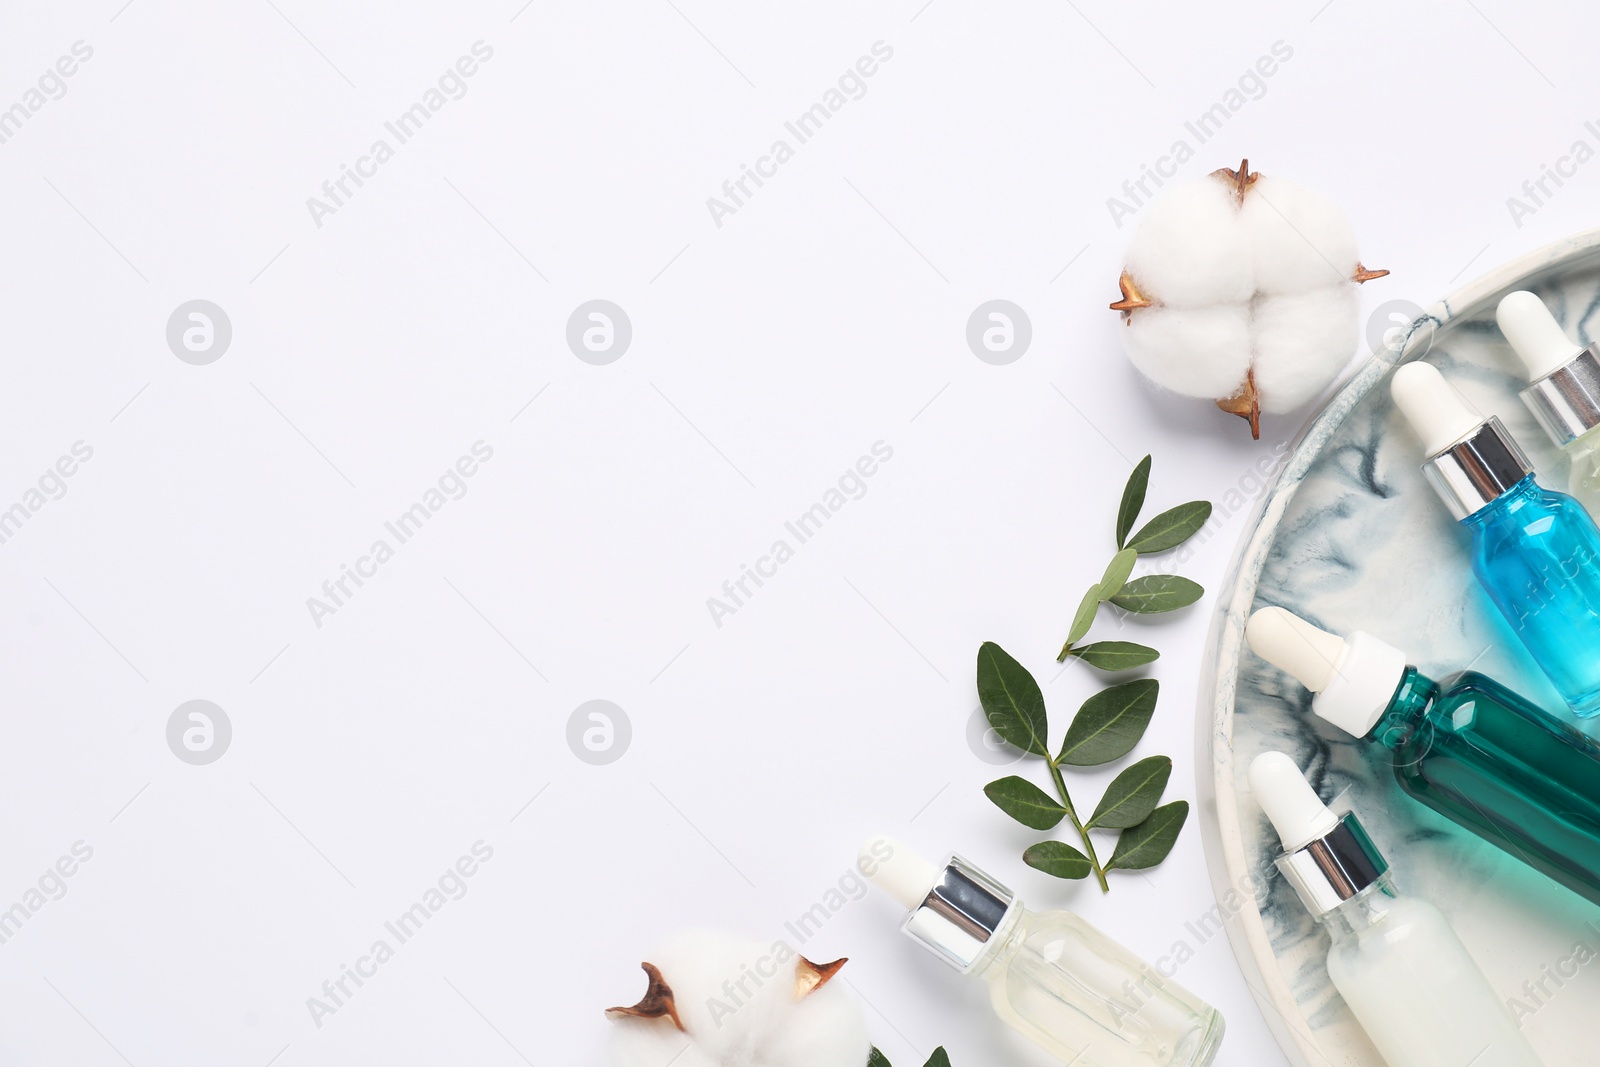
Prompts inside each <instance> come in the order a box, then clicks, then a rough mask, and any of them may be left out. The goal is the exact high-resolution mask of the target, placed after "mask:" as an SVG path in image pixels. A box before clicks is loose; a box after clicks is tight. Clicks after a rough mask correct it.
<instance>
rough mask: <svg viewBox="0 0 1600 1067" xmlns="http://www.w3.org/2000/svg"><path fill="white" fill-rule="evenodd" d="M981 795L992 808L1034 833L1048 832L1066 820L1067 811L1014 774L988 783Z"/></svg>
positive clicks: (1041, 790) (1034, 786)
mask: <svg viewBox="0 0 1600 1067" xmlns="http://www.w3.org/2000/svg"><path fill="white" fill-rule="evenodd" d="M983 795H984V796H986V797H988V798H989V799H990V800H992V801H994V806H995V807H997V808H999V809H1000V810H1001V811H1003V812H1005V813H1006V814H1007V815H1009V816H1011V817H1012V818H1013V819H1015V820H1017V821H1018V822H1020V823H1021V824H1022V825H1024V826H1031V827H1033V828H1034V829H1035V830H1049V829H1052V828H1053V827H1054V826H1055V825H1056V823H1058V822H1060V821H1061V820H1062V819H1064V818H1066V817H1067V809H1066V808H1063V807H1062V806H1061V805H1060V804H1058V803H1056V801H1055V800H1053V799H1051V797H1050V794H1048V793H1046V792H1045V791H1044V790H1043V789H1040V788H1039V787H1038V786H1036V785H1034V784H1033V783H1032V782H1030V781H1028V780H1027V779H1026V778H1018V777H1017V776H1016V775H1012V776H1011V777H1009V778H1001V779H1000V780H999V781H997V782H990V783H989V784H988V785H986V786H984V787H983Z"/></svg>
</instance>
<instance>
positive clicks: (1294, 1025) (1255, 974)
mask: <svg viewBox="0 0 1600 1067" xmlns="http://www.w3.org/2000/svg"><path fill="white" fill-rule="evenodd" d="M1597 256H1600V228H1596V229H1592V230H1585V231H1583V232H1582V233H1578V234H1574V235H1572V236H1570V237H1566V238H1563V239H1562V240H1560V241H1556V242H1554V243H1552V244H1549V245H1546V246H1544V247H1543V248H1540V249H1537V250H1536V251H1533V252H1529V253H1526V254H1525V255H1522V256H1519V257H1517V258H1516V259H1514V260H1511V261H1510V262H1509V263H1506V264H1504V265H1502V266H1500V267H1497V268H1495V269H1494V270H1492V271H1490V272H1488V273H1487V274H1485V275H1483V276H1481V277H1479V278H1477V279H1476V280H1474V281H1472V282H1470V283H1468V284H1467V285H1465V286H1463V287H1461V288H1460V289H1457V290H1456V291H1455V292H1454V293H1452V294H1450V295H1449V296H1447V297H1445V298H1444V299H1443V300H1440V301H1439V302H1438V303H1437V304H1435V305H1433V307H1431V308H1429V309H1427V310H1426V311H1424V312H1423V313H1422V315H1420V316H1419V317H1418V318H1417V319H1416V320H1415V321H1413V322H1412V323H1411V324H1410V325H1409V326H1407V327H1406V328H1405V330H1404V331H1403V332H1402V333H1401V335H1400V336H1399V337H1397V338H1396V339H1395V340H1394V341H1393V342H1392V343H1391V344H1389V345H1387V346H1385V347H1384V348H1383V349H1381V350H1379V351H1376V352H1374V353H1373V354H1372V356H1371V357H1370V358H1369V359H1368V360H1367V361H1366V362H1364V363H1363V364H1362V365H1361V366H1360V368H1359V369H1357V370H1356V372H1355V373H1354V374H1353V375H1352V376H1351V378H1350V379H1349V381H1348V382H1346V383H1345V385H1344V386H1343V387H1342V388H1341V389H1339V391H1338V392H1336V393H1335V394H1334V396H1333V398H1332V399H1331V400H1329V401H1328V403H1327V404H1326V405H1324V406H1323V408H1322V409H1321V410H1320V411H1318V412H1317V414H1316V415H1314V416H1313V417H1312V418H1311V419H1310V421H1309V422H1308V423H1307V424H1306V426H1305V428H1304V429H1302V430H1301V432H1300V434H1299V436H1298V437H1296V439H1295V441H1294V444H1293V445H1292V446H1291V447H1290V449H1289V452H1288V454H1287V457H1286V459H1285V461H1284V464H1283V467H1282V469H1281V470H1280V471H1279V472H1278V476H1277V478H1276V479H1275V480H1274V481H1273V483H1272V485H1271V486H1270V487H1269V488H1268V489H1267V491H1266V492H1265V493H1264V494H1263V495H1262V498H1261V500H1260V502H1259V503H1258V504H1257V505H1256V508H1255V513H1254V515H1253V516H1252V520H1253V521H1252V522H1251V523H1250V525H1249V526H1248V527H1247V529H1246V530H1245V532H1244V534H1243V536H1242V537H1241V538H1240V541H1239V546H1238V548H1237V549H1235V551H1234V556H1233V561H1232V562H1231V564H1230V565H1229V568H1228V571H1227V573H1226V574H1225V575H1224V578H1223V590H1224V591H1223V592H1222V593H1221V594H1220V595H1219V597H1218V600H1217V605H1216V609H1215V611H1216V617H1215V618H1214V619H1213V620H1212V625H1211V631H1210V636H1209V637H1208V639H1207V642H1206V653H1205V659H1204V660H1203V661H1202V662H1203V663H1205V664H1211V665H1214V669H1215V672H1216V675H1215V680H1214V684H1213V685H1212V687H1211V688H1210V690H1209V691H1207V690H1206V688H1205V687H1204V685H1203V684H1202V687H1201V691H1200V694H1199V705H1200V706H1199V713H1198V715H1197V716H1196V734H1197V736H1196V738H1195V756H1196V759H1197V761H1198V765H1199V766H1201V767H1203V766H1206V765H1207V764H1208V763H1209V765H1210V767H1211V774H1210V775H1205V774H1197V775H1196V776H1195V777H1196V782H1195V788H1196V793H1197V796H1198V801H1199V805H1200V815H1201V818H1200V820H1199V821H1200V830H1201V838H1202V841H1203V843H1204V846H1205V854H1206V869H1207V871H1208V872H1209V873H1210V875H1211V886H1212V890H1213V892H1214V894H1215V895H1216V897H1217V900H1218V903H1219V905H1221V911H1222V914H1223V916H1224V919H1225V922H1224V925H1225V926H1226V928H1227V931H1228V941H1229V943H1230V944H1231V945H1232V946H1233V954H1234V957H1235V958H1236V959H1237V960H1238V961H1239V968H1240V970H1241V971H1242V972H1243V974H1244V979H1245V982H1246V984H1247V985H1248V986H1249V987H1250V992H1251V994H1252V995H1253V996H1254V997H1255V999H1256V1003H1257V1004H1258V1006H1260V1008H1261V1010H1262V1013H1263V1014H1264V1015H1265V1016H1266V1020H1267V1025H1268V1026H1269V1027H1270V1028H1271V1029H1272V1032H1273V1034H1274V1036H1275V1037H1277V1039H1278V1044H1279V1046H1280V1047H1281V1048H1282V1049H1283V1051H1284V1053H1285V1054H1286V1055H1288V1056H1289V1058H1290V1060H1291V1061H1292V1062H1293V1063H1294V1064H1295V1065H1296V1067H1313V1064H1314V1063H1315V1064H1327V1063H1328V1062H1330V1061H1329V1057H1328V1054H1327V1053H1326V1051H1325V1050H1323V1049H1322V1048H1320V1047H1319V1045H1318V1042H1317V1039H1316V1037H1315V1035H1314V1034H1313V1033H1312V1031H1311V1029H1310V1026H1309V1025H1308V1024H1307V1022H1306V1020H1305V1017H1304V1016H1303V1015H1302V1014H1301V1012H1300V1008H1299V1005H1298V1004H1296V1003H1295V999H1294V995H1293V993H1292V991H1291V990H1290V988H1289V985H1288V983H1287V982H1286V981H1284V980H1283V978H1282V976H1281V974H1280V973H1279V971H1278V969H1277V956H1276V954H1275V953H1274V952H1273V951H1272V943H1271V941H1270V940H1269V939H1268V937H1267V930H1266V925H1265V924H1264V923H1263V922H1262V920H1261V913H1260V911H1259V910H1258V909H1257V908H1256V907H1255V906H1254V905H1253V904H1250V905H1248V906H1245V907H1241V908H1238V909H1237V910H1232V909H1230V908H1229V907H1228V906H1227V904H1226V900H1225V897H1226V895H1227V894H1228V893H1229V891H1230V890H1231V891H1233V892H1236V893H1237V892H1240V889H1239V887H1240V886H1241V885H1249V884H1250V882H1249V881H1248V880H1247V879H1248V878H1250V877H1252V876H1253V873H1252V872H1251V871H1250V867H1249V858H1248V857H1247V856H1245V854H1244V842H1243V837H1242V835H1241V834H1239V833H1238V832H1236V831H1235V832H1231V833H1224V832H1223V827H1224V826H1227V827H1237V826H1239V825H1240V816H1239V805H1238V796H1237V794H1236V792H1235V789H1234V783H1235V781H1236V780H1237V779H1236V775H1235V772H1234V766H1233V758H1232V757H1233V705H1234V690H1235V686H1236V684H1237V681H1238V663H1239V653H1240V650H1241V649H1242V648H1243V642H1244V621H1245V617H1246V614H1247V613H1248V612H1249V610H1250V606H1251V605H1252V604H1253V603H1254V602H1255V595H1256V586H1257V584H1258V582H1259V581H1260V578H1261V569H1262V567H1263V565H1264V564H1265V562H1266V558H1267V553H1268V550H1269V549H1270V548H1271V546H1272V542H1273V539H1274V538H1275V537H1276V536H1277V532H1278V524H1279V522H1280V521H1281V520H1282V518H1283V514H1284V511H1285V509H1286V508H1287V507H1288V505H1289V502H1290V500H1292V499H1293V497H1294V494H1295V492H1296V491H1297V490H1298V489H1299V487H1300V483H1301V481H1302V480H1304V478H1305V476H1306V472H1307V471H1308V470H1309V469H1310V468H1311V465H1312V464H1313V463H1314V462H1315V461H1316V459H1317V458H1318V457H1319V456H1320V455H1321V454H1322V449H1323V447H1324V446H1325V445H1326V443H1327V442H1328V440H1329V439H1330V438H1331V437H1332V435H1333V432H1334V431H1335V429H1337V427H1338V426H1339V425H1340V424H1341V423H1342V422H1343V421H1344V419H1345V417H1346V416H1347V415H1348V414H1349V413H1350V411H1351V409H1352V408H1354V407H1355V406H1356V404H1358V403H1359V402H1360V401H1361V400H1362V399H1363V398H1364V397H1365V396H1366V395H1367V393H1369V392H1370V391H1371V390H1372V388H1373V386H1375V385H1376V384H1378V382H1380V381H1382V380H1383V378H1384V377H1385V376H1386V375H1387V374H1388V373H1389V372H1390V371H1391V370H1392V369H1393V368H1394V367H1395V366H1397V365H1398V364H1401V363H1404V362H1406V361H1408V360H1411V359H1414V358H1416V357H1417V356H1419V355H1420V354H1422V353H1424V352H1426V351H1427V348H1428V346H1430V345H1431V344H1432V342H1433V337H1434V334H1435V332H1436V331H1437V330H1438V329H1439V328H1440V327H1442V326H1444V325H1445V324H1446V323H1449V322H1452V321H1454V320H1456V319H1459V318H1463V317H1468V316H1471V315H1475V314H1477V313H1478V312H1479V311H1480V310H1481V309H1482V307H1483V306H1484V305H1485V304H1486V303H1487V302H1488V301H1489V300H1491V299H1495V298H1498V297H1499V296H1500V295H1501V294H1502V293H1505V292H1510V291H1512V290H1513V289H1517V288H1525V287H1527V286H1528V285H1530V284H1533V283H1535V282H1537V281H1538V280H1540V279H1541V278H1543V277H1546V276H1548V275H1550V274H1553V273H1557V272H1560V271H1564V270H1566V269H1569V268H1571V267H1572V266H1574V265H1575V264H1576V263H1578V262H1579V261H1581V260H1584V259H1592V258H1596V257H1597ZM1246 899H1251V898H1249V897H1248V896H1247V898H1246Z"/></svg>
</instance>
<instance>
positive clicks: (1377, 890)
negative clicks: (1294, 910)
mask: <svg viewBox="0 0 1600 1067" xmlns="http://www.w3.org/2000/svg"><path fill="white" fill-rule="evenodd" d="M1398 896H1399V894H1398V893H1397V892H1396V891H1395V888H1394V882H1393V881H1392V880H1391V879H1390V877H1389V875H1388V874H1384V875H1382V876H1381V877H1379V879H1378V880H1377V881H1376V882H1373V883H1372V884H1371V885H1370V886H1368V887H1367V888H1366V889H1364V890H1362V891H1361V892H1360V893H1357V894H1356V895H1355V896H1353V897H1351V898H1350V899H1349V900H1347V901H1345V902H1344V903H1343V904H1340V905H1339V906H1338V907H1337V908H1333V909H1332V910H1330V911H1327V912H1324V913H1323V914H1322V915H1319V916H1318V917H1317V921H1318V922H1319V923H1321V924H1322V925H1323V926H1324V927H1326V928H1327V931H1328V936H1329V937H1330V938H1332V939H1333V942H1334V944H1339V943H1340V942H1342V941H1350V940H1354V939H1356V938H1360V937H1362V936H1364V935H1365V934H1366V933H1367V932H1368V931H1370V930H1372V929H1373V928H1375V927H1377V926H1378V925H1379V924H1381V923H1382V922H1383V921H1384V920H1385V919H1386V918H1388V917H1389V913H1390V911H1392V910H1393V909H1394V902H1395V900H1396V898H1397V897H1398Z"/></svg>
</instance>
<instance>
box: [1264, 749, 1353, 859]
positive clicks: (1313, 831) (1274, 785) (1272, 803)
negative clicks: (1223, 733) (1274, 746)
mask: <svg viewBox="0 0 1600 1067" xmlns="http://www.w3.org/2000/svg"><path fill="white" fill-rule="evenodd" d="M1250 789H1251V791H1252V792H1254V793H1255V795H1256V803H1257V804H1260V805H1261V810H1262V811H1264V812H1266V813H1267V818H1268V819H1271V820H1272V826H1273V828H1274V829H1275V830H1277V831H1278V837H1279V839H1280V840H1282V842H1283V850H1284V851H1285V852H1294V851H1295V850H1297V849H1302V848H1305V847H1306V846H1307V845H1309V844H1310V843H1311V842H1313V841H1315V840H1317V839H1318V838H1320V837H1327V836H1328V835H1329V834H1331V833H1333V831H1334V830H1336V829H1337V828H1338V826H1339V817H1338V816H1336V815H1335V814H1334V813H1333V812H1331V811H1329V810H1328V806H1327V805H1326V804H1324V803H1323V802H1322V801H1321V800H1320V799H1319V798H1318V797H1317V791H1316V790H1315V789H1312V788H1311V783H1310V782H1308V781H1306V776H1305V775H1303V774H1301V773H1300V768H1299V767H1297V766H1295V762H1294V760H1292V759H1290V758H1289V757H1288V756H1285V755H1284V754H1283V753H1282V752H1263V753H1261V755H1259V756H1257V757H1256V758H1255V761H1254V762H1253V763H1251V764H1250Z"/></svg>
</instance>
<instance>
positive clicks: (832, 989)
mask: <svg viewBox="0 0 1600 1067" xmlns="http://www.w3.org/2000/svg"><path fill="white" fill-rule="evenodd" d="M771 1048H772V1054H771V1056H770V1057H769V1060H768V1063H769V1064H770V1067H863V1065H864V1064H865V1063H866V1062H867V1056H868V1055H869V1054H870V1053H871V1051H872V1039H871V1038H870V1037H869V1036H868V1035H867V1023H866V1020H865V1019H863V1018H862V1016H861V1008H860V1007H859V1006H858V1005H857V1004H856V1002H855V1000H854V999H852V998H851V996H850V993H849V991H848V990H847V989H844V988H842V987H839V986H833V985H828V986H824V987H823V988H821V989H819V990H817V991H816V992H815V993H812V994H811V995H810V996H808V997H806V998H805V999H804V1000H803V1001H801V1002H800V1003H799V1004H797V1005H795V1010H794V1011H793V1012H791V1013H790V1014H789V1017H788V1019H787V1021H786V1022H784V1024H783V1025H782V1027H781V1029H780V1030H779V1031H778V1032H777V1033H776V1034H774V1035H773V1039H772V1042H771Z"/></svg>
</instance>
